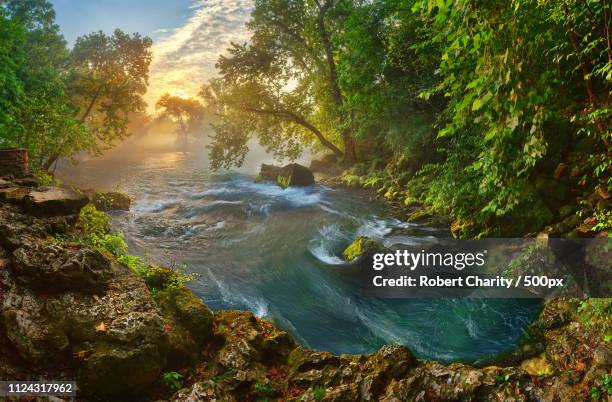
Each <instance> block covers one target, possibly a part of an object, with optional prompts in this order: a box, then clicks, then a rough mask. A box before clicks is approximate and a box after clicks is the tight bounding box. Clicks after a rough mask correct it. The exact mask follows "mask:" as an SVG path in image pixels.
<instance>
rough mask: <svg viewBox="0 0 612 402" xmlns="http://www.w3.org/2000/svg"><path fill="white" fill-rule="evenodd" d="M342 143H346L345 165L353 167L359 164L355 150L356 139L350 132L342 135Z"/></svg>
mask: <svg viewBox="0 0 612 402" xmlns="http://www.w3.org/2000/svg"><path fill="white" fill-rule="evenodd" d="M342 142H343V143H344V163H346V164H347V165H349V166H350V165H353V164H355V162H357V151H356V150H355V139H354V138H353V136H352V135H351V133H350V132H349V130H344V132H343V133H342Z"/></svg>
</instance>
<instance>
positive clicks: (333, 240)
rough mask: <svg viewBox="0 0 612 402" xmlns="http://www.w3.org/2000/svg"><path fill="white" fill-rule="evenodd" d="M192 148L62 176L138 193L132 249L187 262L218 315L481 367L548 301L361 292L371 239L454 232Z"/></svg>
mask: <svg viewBox="0 0 612 402" xmlns="http://www.w3.org/2000/svg"><path fill="white" fill-rule="evenodd" d="M207 165H208V163H207V161H206V160H201V159H198V158H196V157H194V156H193V154H191V153H183V152H160V153H156V154H153V155H151V156H148V157H142V158H141V157H138V158H131V159H130V158H126V159H121V158H116V159H114V160H112V161H111V162H109V161H108V160H106V161H99V160H90V161H85V162H82V163H81V164H80V165H79V166H77V167H76V168H68V169H63V170H62V171H61V172H60V176H61V177H62V178H64V180H65V181H67V182H71V183H74V184H77V185H80V186H82V187H84V188H87V187H89V188H97V189H105V190H110V189H115V188H120V189H122V190H123V191H126V192H127V193H129V194H130V195H131V196H132V197H133V199H134V203H133V205H132V209H131V211H130V212H123V213H115V214H113V222H114V225H115V227H116V228H117V229H118V230H121V231H123V232H124V234H125V237H126V240H127V241H128V243H129V245H130V250H131V251H132V252H133V253H136V254H141V255H143V254H144V255H147V256H149V257H151V258H152V259H154V260H157V261H162V262H165V263H177V264H186V270H188V271H189V272H196V273H198V274H199V277H198V279H197V280H195V281H193V282H191V283H189V286H190V287H191V288H192V289H193V291H194V292H195V293H196V294H197V295H199V296H200V297H202V299H204V301H205V302H206V303H207V304H208V305H209V306H210V307H211V308H212V309H213V310H221V309H248V310H251V311H252V312H253V313H255V314H256V315H258V316H260V317H266V318H267V319H270V320H272V321H274V322H276V323H277V324H278V325H279V326H280V327H282V328H283V329H285V330H287V331H288V332H290V333H291V334H292V335H293V336H294V337H295V338H296V339H297V340H298V341H299V342H300V343H302V344H303V345H306V346H308V347H311V348H314V349H318V350H327V351H330V352H334V353H369V352H372V351H375V350H376V349H377V348H379V347H380V346H381V345H383V344H388V343H401V344H404V345H406V346H407V347H409V348H410V349H411V350H412V351H413V352H414V353H415V354H416V355H417V356H419V357H421V358H428V359H437V360H441V361H443V362H450V361H468V362H479V361H486V360H489V359H491V358H493V357H494V356H496V355H499V354H500V353H503V352H507V351H510V350H512V349H513V347H515V346H516V344H517V342H518V340H519V339H520V337H521V336H522V334H523V331H524V329H525V328H526V326H527V325H528V324H529V322H530V321H531V320H532V319H533V317H534V314H536V311H537V309H538V304H537V303H536V302H534V301H528V300H522V301H518V300H478V299H453V300H449V299H444V300H442V299H423V300H381V299H373V298H364V297H360V296H359V290H358V289H359V284H358V282H357V276H358V275H357V274H356V273H355V272H354V271H353V270H350V269H345V268H344V267H342V266H340V265H339V264H340V263H341V262H342V261H341V259H340V258H339V257H338V256H339V255H340V254H341V252H342V250H343V249H344V247H345V246H346V245H348V244H349V243H350V242H351V241H352V240H353V239H354V238H355V237H356V236H358V235H365V236H369V237H372V238H375V239H379V240H381V241H383V242H384V243H386V244H395V243H408V244H418V243H420V242H424V241H427V239H431V238H432V237H447V236H448V235H449V234H448V232H447V231H446V230H439V229H434V228H430V227H426V226H422V225H417V224H413V223H404V222H400V221H398V220H396V219H394V218H392V217H390V216H389V214H387V213H386V212H385V207H384V205H381V204H379V203H376V202H373V201H371V200H368V198H367V197H366V196H365V195H364V193H362V192H358V191H349V190H345V189H332V188H329V187H326V186H322V185H317V186H313V187H308V188H289V189H286V190H283V189H281V188H280V187H279V186H277V185H275V184H273V183H257V184H256V183H254V180H253V179H254V176H255V173H256V172H255V171H254V168H251V169H250V171H248V170H249V169H247V172H244V171H243V172H225V173H220V174H215V173H213V172H210V171H209V170H208V169H207Z"/></svg>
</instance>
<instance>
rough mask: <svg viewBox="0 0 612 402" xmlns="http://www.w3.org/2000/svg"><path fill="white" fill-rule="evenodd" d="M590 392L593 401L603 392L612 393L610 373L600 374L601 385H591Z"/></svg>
mask: <svg viewBox="0 0 612 402" xmlns="http://www.w3.org/2000/svg"><path fill="white" fill-rule="evenodd" d="M590 393H591V399H593V400H594V401H599V400H600V399H601V398H602V396H603V395H604V394H607V395H612V375H610V374H609V373H604V374H603V375H602V376H601V386H600V387H597V386H595V385H594V386H592V387H591V392H590Z"/></svg>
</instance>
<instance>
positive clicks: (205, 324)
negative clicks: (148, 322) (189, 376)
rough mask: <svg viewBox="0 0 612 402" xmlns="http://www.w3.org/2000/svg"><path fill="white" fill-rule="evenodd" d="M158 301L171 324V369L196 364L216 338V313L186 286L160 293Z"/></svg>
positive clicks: (169, 324)
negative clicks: (211, 337)
mask: <svg viewBox="0 0 612 402" xmlns="http://www.w3.org/2000/svg"><path fill="white" fill-rule="evenodd" d="M156 301H157V305H158V306H159V308H160V310H161V312H162V315H163V316H164V318H165V319H166V322H167V325H166V328H167V330H166V332H167V335H168V338H169V343H168V344H169V350H168V366H169V367H170V368H179V367H183V366H185V365H186V364H187V365H189V364H194V363H196V362H197V360H198V357H199V352H200V348H201V347H202V345H203V344H204V342H205V341H206V340H208V339H210V336H211V334H212V327H213V313H212V311H210V309H209V308H208V306H207V305H206V304H204V302H203V301H202V299H200V298H199V297H197V296H196V295H194V294H193V293H192V292H191V291H190V290H189V289H188V288H186V287H185V286H179V287H168V288H166V289H164V290H161V291H159V292H158V294H157V298H156Z"/></svg>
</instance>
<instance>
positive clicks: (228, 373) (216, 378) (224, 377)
mask: <svg viewBox="0 0 612 402" xmlns="http://www.w3.org/2000/svg"><path fill="white" fill-rule="evenodd" d="M233 374H234V372H233V371H232V370H227V371H226V372H225V373H223V374H219V375H216V376H214V377H213V379H212V380H213V381H214V382H223V381H225V380H229V379H230V378H232V375H233Z"/></svg>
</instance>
